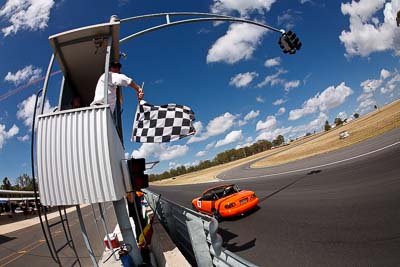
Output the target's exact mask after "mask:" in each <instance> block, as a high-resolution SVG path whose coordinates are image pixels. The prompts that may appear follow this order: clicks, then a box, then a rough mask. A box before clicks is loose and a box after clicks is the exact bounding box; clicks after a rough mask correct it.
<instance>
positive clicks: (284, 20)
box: [277, 9, 302, 29]
mask: <svg viewBox="0 0 400 267" xmlns="http://www.w3.org/2000/svg"><path fill="white" fill-rule="evenodd" d="M301 19H302V18H301V12H300V11H296V10H292V9H288V10H286V11H284V13H283V14H282V15H279V16H278V18H277V24H278V25H279V26H283V27H284V28H285V29H293V28H294V27H295V23H296V22H297V21H299V20H301Z"/></svg>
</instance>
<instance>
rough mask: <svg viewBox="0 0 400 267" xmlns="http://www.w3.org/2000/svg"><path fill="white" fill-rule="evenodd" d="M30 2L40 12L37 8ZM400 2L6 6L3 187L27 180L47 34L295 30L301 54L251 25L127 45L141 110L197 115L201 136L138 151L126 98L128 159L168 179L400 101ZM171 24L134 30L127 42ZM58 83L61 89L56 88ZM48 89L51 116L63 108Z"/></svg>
mask: <svg viewBox="0 0 400 267" xmlns="http://www.w3.org/2000/svg"><path fill="white" fill-rule="evenodd" d="M32 2H33V3H32ZM398 10H400V0H392V1H390V0H376V1H368V0H359V1H354V0H353V1H328V0H326V1H317V0H290V1H289V0H262V1H259V0H240V1H239V0H237V1H232V0H210V1H160V0H154V1H133V0H119V1H78V0H75V1H71V0H63V1H52V0H35V1H28V0H19V1H16V0H6V1H2V3H1V6H0V30H1V32H0V58H1V64H0V106H1V108H0V178H1V179H2V177H5V176H8V177H10V178H11V179H15V178H16V177H18V176H19V175H20V174H22V173H30V142H31V138H30V135H31V132H30V128H31V124H32V119H31V117H32V113H33V108H34V107H33V105H34V103H33V97H32V95H33V94H34V93H35V92H37V91H38V90H39V89H40V88H41V87H42V85H43V82H42V81H41V82H37V80H38V79H39V80H40V79H41V78H42V77H43V76H44V74H45V72H46V70H47V65H48V62H49V59H50V55H51V49H50V45H49V42H48V37H49V36H50V35H53V34H56V33H60V32H63V31H67V30H71V29H74V28H78V27H83V26H87V25H91V24H97V23H103V22H108V21H109V18H110V16H111V15H114V14H116V15H118V16H119V17H120V18H128V17H132V16H137V15H143V14H150V13H160V12H183V11H191V12H213V13H218V14H225V15H232V16H235V17H243V18H247V19H251V20H256V21H259V22H262V23H265V24H268V25H270V26H273V27H276V28H279V29H285V30H289V29H292V30H294V31H295V32H296V33H297V34H298V36H299V37H300V39H301V41H302V43H303V47H302V49H301V50H300V51H299V52H298V53H296V54H295V55H286V54H283V53H282V51H281V50H280V48H279V46H278V44H277V40H278V38H279V34H277V33H275V32H271V31H265V30H262V29H261V28H259V27H255V26H251V25H248V24H247V25H246V24H231V23H210V22H207V23H194V24H190V25H181V26H177V27H172V28H168V29H165V30H161V31H156V32H153V33H150V34H148V35H143V36H142V37H139V38H137V39H134V40H132V41H129V42H127V43H124V44H122V45H121V51H123V52H125V53H127V54H128V57H127V59H126V60H123V61H122V64H123V72H124V73H125V74H126V75H128V76H130V77H132V78H134V80H135V81H136V82H137V83H138V84H141V83H142V82H144V83H145V86H144V89H145V100H146V101H148V102H150V103H153V104H167V103H178V104H184V105H187V106H190V107H191V108H192V109H193V110H194V111H195V113H196V123H195V127H196V129H197V134H196V135H195V136H194V137H191V138H185V139H182V140H180V141H177V142H174V143H164V144H161V145H160V144H137V143H131V142H130V141H129V137H130V135H131V131H132V123H133V116H134V112H135V110H136V104H137V100H136V99H135V94H134V91H133V90H130V89H124V99H125V102H124V113H123V123H124V137H125V147H126V152H127V153H128V154H129V155H132V156H135V157H145V158H146V159H147V161H154V160H160V161H161V162H160V164H159V165H158V166H157V167H156V168H155V169H154V170H152V172H154V173H160V172H163V171H165V170H168V169H169V168H175V167H177V166H179V165H185V166H190V165H192V164H198V163H199V162H200V161H201V160H207V159H212V158H214V156H215V155H216V154H218V153H220V152H222V151H224V150H227V149H231V148H237V147H241V146H245V145H250V144H252V143H254V142H256V141H257V140H260V139H267V140H272V139H274V138H275V137H276V136H277V135H279V134H282V135H284V136H285V139H289V138H292V139H294V138H296V137H299V136H303V135H304V134H306V133H307V132H314V131H321V130H322V129H323V125H324V123H325V121H326V120H328V121H329V122H330V123H333V120H334V119H335V118H336V117H338V116H339V117H342V118H351V117H352V115H353V114H354V113H355V112H357V113H359V114H366V113H368V112H369V111H371V110H372V109H373V106H374V105H375V101H377V103H378V105H384V104H387V103H390V102H392V101H394V100H396V99H398V98H399V96H400V90H399V85H400V73H399V56H400V28H398V27H397V26H396V20H395V17H396V14H397V11H398ZM160 23H164V21H163V20H162V19H155V20H146V21H142V22H137V23H133V22H131V23H126V24H122V26H121V38H122V37H125V36H127V35H129V34H132V33H134V32H136V31H138V30H140V29H144V28H147V27H149V26H154V25H157V24H160ZM60 76H61V75H60V74H56V75H55V76H54V80H57V79H60ZM57 95H58V87H56V86H54V87H53V88H52V86H50V91H49V94H48V99H46V107H45V109H46V110H52V109H53V108H54V107H55V106H56V103H57Z"/></svg>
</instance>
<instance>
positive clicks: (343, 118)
mask: <svg viewBox="0 0 400 267" xmlns="http://www.w3.org/2000/svg"><path fill="white" fill-rule="evenodd" d="M336 118H340V119H341V120H345V119H347V114H346V111H341V112H339V113H338V114H337V115H336Z"/></svg>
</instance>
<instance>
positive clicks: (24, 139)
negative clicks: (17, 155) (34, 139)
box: [17, 134, 29, 142]
mask: <svg viewBox="0 0 400 267" xmlns="http://www.w3.org/2000/svg"><path fill="white" fill-rule="evenodd" d="M17 139H18V140H19V141H21V142H25V141H28V140H29V135H27V134H26V135H24V136H18V137H17Z"/></svg>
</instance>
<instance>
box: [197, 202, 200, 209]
mask: <svg viewBox="0 0 400 267" xmlns="http://www.w3.org/2000/svg"><path fill="white" fill-rule="evenodd" d="M197 207H199V208H201V200H197Z"/></svg>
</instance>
